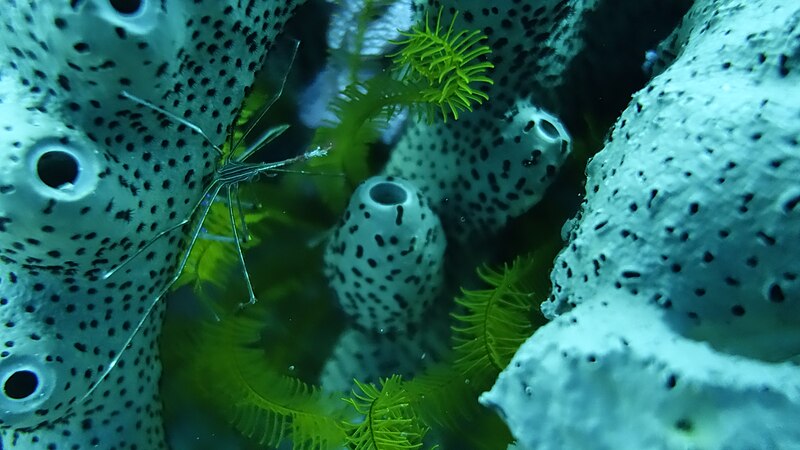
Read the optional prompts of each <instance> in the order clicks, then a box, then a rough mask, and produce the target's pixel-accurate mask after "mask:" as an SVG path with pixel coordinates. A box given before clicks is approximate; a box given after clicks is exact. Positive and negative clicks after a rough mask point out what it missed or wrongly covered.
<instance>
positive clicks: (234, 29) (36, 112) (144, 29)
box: [0, 0, 295, 449]
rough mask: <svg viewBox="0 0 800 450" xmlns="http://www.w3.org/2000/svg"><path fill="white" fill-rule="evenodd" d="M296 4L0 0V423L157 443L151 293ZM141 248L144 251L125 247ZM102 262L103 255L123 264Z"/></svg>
mask: <svg viewBox="0 0 800 450" xmlns="http://www.w3.org/2000/svg"><path fill="white" fill-rule="evenodd" d="M294 6H295V2H290V1H280V2H278V1H266V2H259V3H258V5H254V4H250V5H238V4H237V5H233V4H231V5H228V4H226V3H222V2H216V1H208V0H206V1H202V0H198V1H193V2H185V1H163V2H158V1H151V0H138V1H116V0H86V1H74V2H38V1H31V2H10V3H6V4H4V5H3V13H2V15H0V25H1V26H2V27H3V29H4V32H3V33H2V34H0V64H2V66H0V259H1V260H2V265H0V324H2V325H0V326H2V327H3V328H2V336H3V348H2V350H0V383H1V384H0V386H1V387H2V390H0V436H1V438H2V447H3V448H4V449H11V448H22V449H31V448H48V449H59V448H70V449H73V448H74V449H80V448H89V447H91V448H98V447H102V448H146V449H157V448H163V447H164V445H165V444H164V438H163V432H162V429H161V418H160V411H161V407H160V403H159V398H158V392H157V383H158V378H159V375H160V370H161V369H160V363H159V360H158V352H157V344H156V339H157V338H158V335H159V333H160V326H161V320H162V318H163V302H160V301H158V300H159V299H158V298H157V293H158V292H160V291H161V290H162V288H163V287H164V286H165V285H166V284H167V283H168V282H169V280H171V279H172V277H173V272H174V270H175V267H176V264H177V261H178V260H179V258H180V256H181V255H182V247H183V244H182V242H183V240H184V239H183V238H184V236H183V234H182V230H180V229H178V230H176V231H174V232H173V233H168V234H167V235H165V236H163V237H161V238H160V239H156V240H154V238H155V237H156V236H159V233H160V232H163V231H165V230H169V229H170V227H173V226H174V225H175V224H176V223H180V221H182V220H184V219H185V218H187V216H188V215H189V214H190V211H191V208H192V205H194V204H196V202H197V201H198V199H199V197H200V194H201V192H202V191H203V188H204V187H205V186H204V183H205V182H206V180H207V178H208V176H209V175H210V174H211V172H212V171H213V170H214V168H215V166H214V164H215V163H216V160H215V159H216V156H217V155H216V153H215V151H214V150H213V149H212V147H211V145H210V143H209V142H208V141H207V140H206V139H204V138H203V137H202V136H201V135H199V134H198V133H196V132H195V131H194V130H192V129H190V127H187V126H185V125H182V124H178V123H175V121H174V120H169V119H167V118H166V116H164V115H163V114H161V113H159V112H157V111H155V110H154V109H153V108H148V107H145V106H143V105H142V104H140V103H137V102H133V101H131V100H130V99H129V98H126V97H124V96H122V95H121V93H122V92H123V91H127V92H129V93H131V94H133V95H135V96H137V97H139V98H142V99H144V100H146V101H149V102H151V103H153V104H156V105H159V106H161V107H163V108H164V109H165V110H168V111H170V112H172V113H174V114H175V115H177V116H180V117H183V118H185V119H186V120H188V121H190V122H191V123H192V124H193V125H195V126H196V127H198V128H199V129H202V130H203V131H204V134H205V135H206V136H208V138H209V140H210V141H212V142H220V141H222V138H223V137H224V135H225V132H226V129H227V127H228V124H229V123H230V122H231V121H232V120H233V117H234V116H235V114H236V112H237V111H238V108H239V105H240V103H241V101H242V98H243V96H244V93H245V90H246V88H247V86H249V85H250V84H251V83H252V81H253V77H254V72H255V71H256V70H257V69H258V68H259V67H260V65H261V63H262V61H263V59H264V55H265V53H266V51H267V49H268V48H269V47H270V46H271V44H272V41H273V40H274V38H275V36H276V35H277V33H278V32H279V31H280V29H281V28H282V25H283V23H284V22H285V21H286V20H287V19H288V17H289V15H290V13H291V11H292V10H293V8H294ZM145 246H146V247H147V249H146V250H147V251H144V252H142V253H141V254H137V251H138V250H140V249H142V248H144V247H145ZM134 257H135V260H134V262H133V263H132V264H127V265H126V266H124V267H123V268H122V269H121V270H119V271H117V272H115V273H114V275H113V276H111V277H109V278H105V277H104V274H106V273H108V271H109V270H110V269H112V268H113V267H116V266H118V265H120V264H122V263H123V262H124V261H128V260H130V259H131V258H134Z"/></svg>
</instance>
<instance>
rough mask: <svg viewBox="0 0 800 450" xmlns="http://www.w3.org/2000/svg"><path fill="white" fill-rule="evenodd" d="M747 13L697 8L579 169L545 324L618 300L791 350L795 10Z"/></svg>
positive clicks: (721, 342) (730, 347) (797, 338)
mask: <svg viewBox="0 0 800 450" xmlns="http://www.w3.org/2000/svg"><path fill="white" fill-rule="evenodd" d="M748 5H749V4H748ZM753 5H754V6H747V5H745V4H744V3H742V2H736V1H726V2H721V1H709V2H703V3H700V4H697V5H696V6H695V7H694V8H693V10H692V11H691V12H690V13H689V15H688V16H687V17H686V18H685V20H684V23H683V25H682V27H681V28H680V29H679V30H677V31H676V32H675V35H674V36H679V37H682V38H683V39H684V41H683V42H681V41H678V42H677V43H676V42H674V41H673V40H672V39H670V40H669V42H673V45H677V46H678V47H679V48H680V49H681V50H680V52H679V53H678V56H677V60H676V61H675V62H674V63H672V65H671V66H669V67H668V68H667V69H666V71H665V72H663V73H662V74H660V75H659V76H657V77H656V78H654V79H653V80H652V81H651V83H650V84H649V85H648V86H647V87H646V88H645V89H643V90H641V91H640V92H638V93H637V94H636V95H635V96H634V98H633V100H632V102H631V104H630V106H629V107H628V108H627V109H626V110H625V112H624V113H623V114H622V117H621V118H620V119H619V121H618V122H617V124H616V126H615V128H614V130H613V132H612V133H611V136H610V138H609V141H608V143H607V144H606V146H605V148H604V149H603V150H602V151H601V152H600V153H598V154H597V156H595V157H594V158H593V159H592V161H591V162H590V163H589V166H588V167H587V175H588V180H587V185H586V190H587V192H586V202H585V204H584V207H583V209H582V211H581V213H580V217H579V219H578V222H577V226H576V227H575V229H574V230H571V231H569V243H568V247H567V248H566V249H565V250H564V251H563V252H562V253H561V255H560V256H559V257H558V259H557V261H556V266H555V270H554V271H553V274H552V280H553V284H554V290H553V295H552V298H551V299H550V301H549V302H548V303H546V304H545V305H544V306H543V310H544V312H545V314H547V315H548V316H549V317H553V316H554V315H556V314H558V313H561V312H563V311H566V310H569V309H570V308H572V307H574V306H575V305H579V304H581V303H583V302H586V301H589V300H590V299H591V298H593V297H594V296H596V294H597V293H598V292H603V293H616V292H624V293H627V294H631V295H633V296H635V298H637V299H638V300H637V301H639V302H643V303H653V304H658V305H659V306H661V307H662V308H663V312H664V314H665V316H666V318H667V319H668V320H669V321H670V323H672V324H673V326H675V327H676V329H679V330H680V332H681V333H682V334H685V335H688V336H695V337H700V338H702V339H707V340H708V341H709V342H711V343H712V345H715V346H717V347H719V348H721V349H724V350H725V351H730V352H733V353H737V354H743V355H746V356H752V357H756V358H761V359H766V360H781V359H784V358H786V357H788V356H792V355H796V354H798V353H800V331H798V330H800V279H798V277H800V260H798V259H797V258H796V257H795V255H796V254H797V253H798V251H800V184H798V181H797V180H798V179H797V173H798V171H800V143H798V139H800V122H798V120H797V117H798V107H797V100H798V99H800V84H798V79H800V69H796V68H795V67H794V66H793V65H795V64H797V62H796V61H795V59H796V58H797V55H798V52H800V27H799V26H798V21H800V9H798V8H793V7H790V6H788V5H786V4H785V3H783V2H777V1H762V2H756V3H753ZM756 5H760V7H759V6H756ZM712 11H721V12H717V13H712ZM712 14H713V16H712ZM770 334H771V335H773V338H770V337H769V336H768V335H770Z"/></svg>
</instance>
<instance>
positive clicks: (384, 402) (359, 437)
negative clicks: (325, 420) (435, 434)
mask: <svg viewBox="0 0 800 450" xmlns="http://www.w3.org/2000/svg"><path fill="white" fill-rule="evenodd" d="M355 383H356V386H357V389H358V390H360V392H357V391H356V390H355V389H354V390H353V395H352V397H350V398H347V399H344V400H345V401H346V402H347V403H349V404H350V405H352V406H353V408H354V409H355V410H356V411H357V412H358V413H359V414H362V415H363V416H364V420H363V421H362V422H361V423H359V424H349V426H348V437H347V441H348V446H349V447H350V448H351V449H353V450H408V449H417V448H420V447H422V440H423V438H424V437H425V433H427V432H428V428H427V427H426V426H424V425H423V424H422V422H421V420H420V418H419V416H418V415H417V413H416V411H415V410H414V408H412V406H411V404H410V401H409V397H408V394H407V392H406V391H405V389H404V388H403V384H402V380H401V378H400V376H398V375H394V376H392V377H390V378H386V379H384V380H382V381H381V387H380V389H378V388H377V387H376V386H375V385H373V384H365V383H360V382H358V381H356V382H355Z"/></svg>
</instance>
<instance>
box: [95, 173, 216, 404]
mask: <svg viewBox="0 0 800 450" xmlns="http://www.w3.org/2000/svg"><path fill="white" fill-rule="evenodd" d="M223 186H225V185H224V184H222V183H219V182H218V180H214V181H212V182H211V183H210V184H209V188H212V187H213V194H211V200H210V201H209V202H208V204H207V205H206V206H205V207H204V208H203V209H202V212H201V214H200V220H199V221H198V222H197V225H195V227H194V229H193V231H192V238H191V240H190V241H189V246H188V247H187V248H186V251H185V252H184V254H183V257H182V258H181V262H180V264H178V269H177V271H176V272H175V274H174V275H173V276H172V278H171V279H170V280H169V281H168V282H167V284H165V285H164V287H162V288H161V290H160V291H159V292H158V294H157V295H156V296H155V297H153V300H151V301H150V304H148V305H147V308H146V309H145V311H143V314H142V318H141V319H140V320H139V323H138V324H136V327H134V328H133V330H131V332H130V333H129V334H128V339H127V340H126V341H125V343H124V345H123V346H122V347H121V348H120V349H119V351H118V352H117V353H116V355H115V356H114V358H113V359H112V360H111V361H110V362H109V363H108V366H107V367H106V368H105V370H103V373H102V375H101V377H100V379H101V380H102V379H104V378H105V377H106V375H108V373H109V372H111V369H113V368H114V366H116V365H117V362H119V359H120V357H121V356H122V355H123V354H124V353H125V349H126V348H127V347H128V345H129V344H130V343H131V341H132V340H133V337H134V336H136V335H137V334H139V330H141V328H142V326H143V325H144V323H145V321H146V320H147V317H149V316H150V313H151V312H152V311H153V308H154V307H155V306H156V304H157V303H158V301H159V300H160V299H161V297H163V296H164V295H165V294H166V293H167V292H169V289H170V288H171V287H172V285H174V284H175V283H176V282H177V281H178V279H179V278H180V277H181V273H183V269H184V268H185V267H186V264H187V262H188V261H189V254H190V253H191V252H192V248H193V247H194V244H195V242H197V237H198V235H200V230H201V229H202V227H203V222H205V220H206V217H207V216H208V212H209V211H210V210H211V205H212V204H213V203H214V199H215V198H216V197H217V195H219V191H220V190H221V189H222V187H223ZM209 190H210V189H206V191H209ZM206 193H207V192H206ZM202 198H205V195H204V196H203V197H202ZM201 203H202V200H201V201H200V202H198V203H197V205H200V204H201ZM196 208H197V206H195V209H196ZM191 216H192V214H190V215H189V217H190V218H191ZM187 220H189V219H187ZM212 312H213V311H212ZM214 315H215V316H216V313H214ZM99 385H100V383H97V384H95V385H94V386H93V387H92V388H91V389H89V390H88V392H86V393H85V394H84V395H83V397H82V398H81V402H82V401H84V400H86V399H87V398H88V397H89V396H90V395H91V394H92V392H94V390H95V389H97V386H99Z"/></svg>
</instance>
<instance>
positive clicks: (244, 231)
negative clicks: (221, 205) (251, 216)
mask: <svg viewBox="0 0 800 450" xmlns="http://www.w3.org/2000/svg"><path fill="white" fill-rule="evenodd" d="M231 187H232V188H233V197H234V198H235V199H236V209H237V210H238V211H239V222H241V224H242V242H247V241H249V240H250V231H248V229H247V220H245V219H246V217H245V215H244V208H242V201H241V199H240V198H239V183H236V184H234V185H233V186H231ZM232 208H233V205H230V206H228V209H232Z"/></svg>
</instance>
